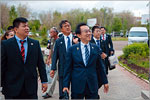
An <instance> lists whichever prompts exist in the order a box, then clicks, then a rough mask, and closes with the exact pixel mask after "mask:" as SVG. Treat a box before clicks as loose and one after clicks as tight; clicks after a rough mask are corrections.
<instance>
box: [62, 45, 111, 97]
mask: <svg viewBox="0 0 150 100" xmlns="http://www.w3.org/2000/svg"><path fill="white" fill-rule="evenodd" d="M80 45H81V44H80V43H78V44H75V45H73V46H72V47H71V48H69V51H68V52H67V56H66V64H65V68H64V80H63V85H64V86H63V87H68V88H69V84H70V82H71V91H72V92H73V93H79V94H80V93H83V92H84V89H85V86H86V83H87V84H88V86H89V89H90V91H91V93H95V92H97V91H98V88H99V87H98V77H97V73H96V70H97V69H99V71H100V73H99V76H100V77H101V84H107V83H108V80H107V77H106V74H105V70H104V66H103V64H102V61H101V56H100V55H99V48H98V46H96V45H95V44H92V43H90V57H89V61H88V64H87V65H86V66H85V64H84V62H83V58H82V53H81V46H80Z"/></svg>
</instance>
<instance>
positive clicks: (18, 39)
mask: <svg viewBox="0 0 150 100" xmlns="http://www.w3.org/2000/svg"><path fill="white" fill-rule="evenodd" d="M15 38H16V40H17V41H19V42H20V40H21V39H20V38H19V37H18V36H16V35H15ZM24 40H25V41H26V42H27V37H26V38H25V39H24Z"/></svg>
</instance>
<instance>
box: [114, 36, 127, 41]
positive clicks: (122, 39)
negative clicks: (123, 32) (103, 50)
mask: <svg viewBox="0 0 150 100" xmlns="http://www.w3.org/2000/svg"><path fill="white" fill-rule="evenodd" d="M112 41H128V38H127V37H112Z"/></svg>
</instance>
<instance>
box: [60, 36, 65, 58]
mask: <svg viewBox="0 0 150 100" xmlns="http://www.w3.org/2000/svg"><path fill="white" fill-rule="evenodd" d="M59 45H60V46H61V49H62V53H63V54H64V55H65V54H66V45H65V39H64V36H62V37H61V39H60V42H59Z"/></svg>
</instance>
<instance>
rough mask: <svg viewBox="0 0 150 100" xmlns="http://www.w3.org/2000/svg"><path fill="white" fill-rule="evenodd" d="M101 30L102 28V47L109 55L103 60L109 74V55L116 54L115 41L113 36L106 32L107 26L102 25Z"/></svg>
mask: <svg viewBox="0 0 150 100" xmlns="http://www.w3.org/2000/svg"><path fill="white" fill-rule="evenodd" d="M100 30H101V37H100V44H101V49H102V52H104V53H105V54H106V55H107V57H106V58H105V59H104V60H103V62H104V64H105V67H106V74H108V68H109V67H110V63H109V61H108V57H109V56H110V55H113V54H114V49H113V43H112V40H111V36H110V35H108V34H106V28H105V27H100Z"/></svg>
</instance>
